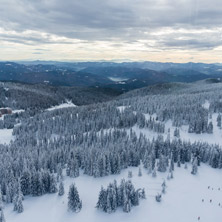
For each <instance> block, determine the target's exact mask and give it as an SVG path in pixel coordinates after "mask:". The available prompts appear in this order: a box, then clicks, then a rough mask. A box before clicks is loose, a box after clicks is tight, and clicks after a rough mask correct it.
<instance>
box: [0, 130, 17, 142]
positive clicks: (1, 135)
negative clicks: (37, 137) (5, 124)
mask: <svg viewBox="0 0 222 222" xmlns="http://www.w3.org/2000/svg"><path fill="white" fill-rule="evenodd" d="M12 131H13V129H0V144H9V143H10V142H11V140H13V138H14V137H13V136H12Z"/></svg>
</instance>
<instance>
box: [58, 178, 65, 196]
mask: <svg viewBox="0 0 222 222" xmlns="http://www.w3.org/2000/svg"><path fill="white" fill-rule="evenodd" d="M64 193H65V190H64V184H63V182H62V181H61V182H60V184H59V192H58V195H59V196H63V195H64Z"/></svg>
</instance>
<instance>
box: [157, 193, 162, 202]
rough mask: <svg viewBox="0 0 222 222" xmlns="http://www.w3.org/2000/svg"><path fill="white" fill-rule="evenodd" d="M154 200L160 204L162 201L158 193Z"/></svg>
mask: <svg viewBox="0 0 222 222" xmlns="http://www.w3.org/2000/svg"><path fill="white" fill-rule="evenodd" d="M155 198H156V201H157V202H161V200H162V195H161V194H159V193H158V194H157V195H156V196H155Z"/></svg>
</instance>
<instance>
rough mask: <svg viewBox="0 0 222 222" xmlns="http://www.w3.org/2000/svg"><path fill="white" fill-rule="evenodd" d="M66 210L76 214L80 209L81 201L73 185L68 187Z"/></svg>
mask: <svg viewBox="0 0 222 222" xmlns="http://www.w3.org/2000/svg"><path fill="white" fill-rule="evenodd" d="M68 209H69V210H70V211H72V212H76V213H77V212H79V211H80V210H81V209H82V201H81V200H80V198H79V193H78V190H77V188H76V186H75V184H72V185H70V187H69V193H68Z"/></svg>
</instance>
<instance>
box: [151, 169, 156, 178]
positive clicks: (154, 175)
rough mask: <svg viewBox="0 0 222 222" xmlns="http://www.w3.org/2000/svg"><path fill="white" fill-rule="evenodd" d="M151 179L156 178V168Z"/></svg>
mask: <svg viewBox="0 0 222 222" xmlns="http://www.w3.org/2000/svg"><path fill="white" fill-rule="evenodd" d="M152 177H156V168H154V169H153V172H152Z"/></svg>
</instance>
